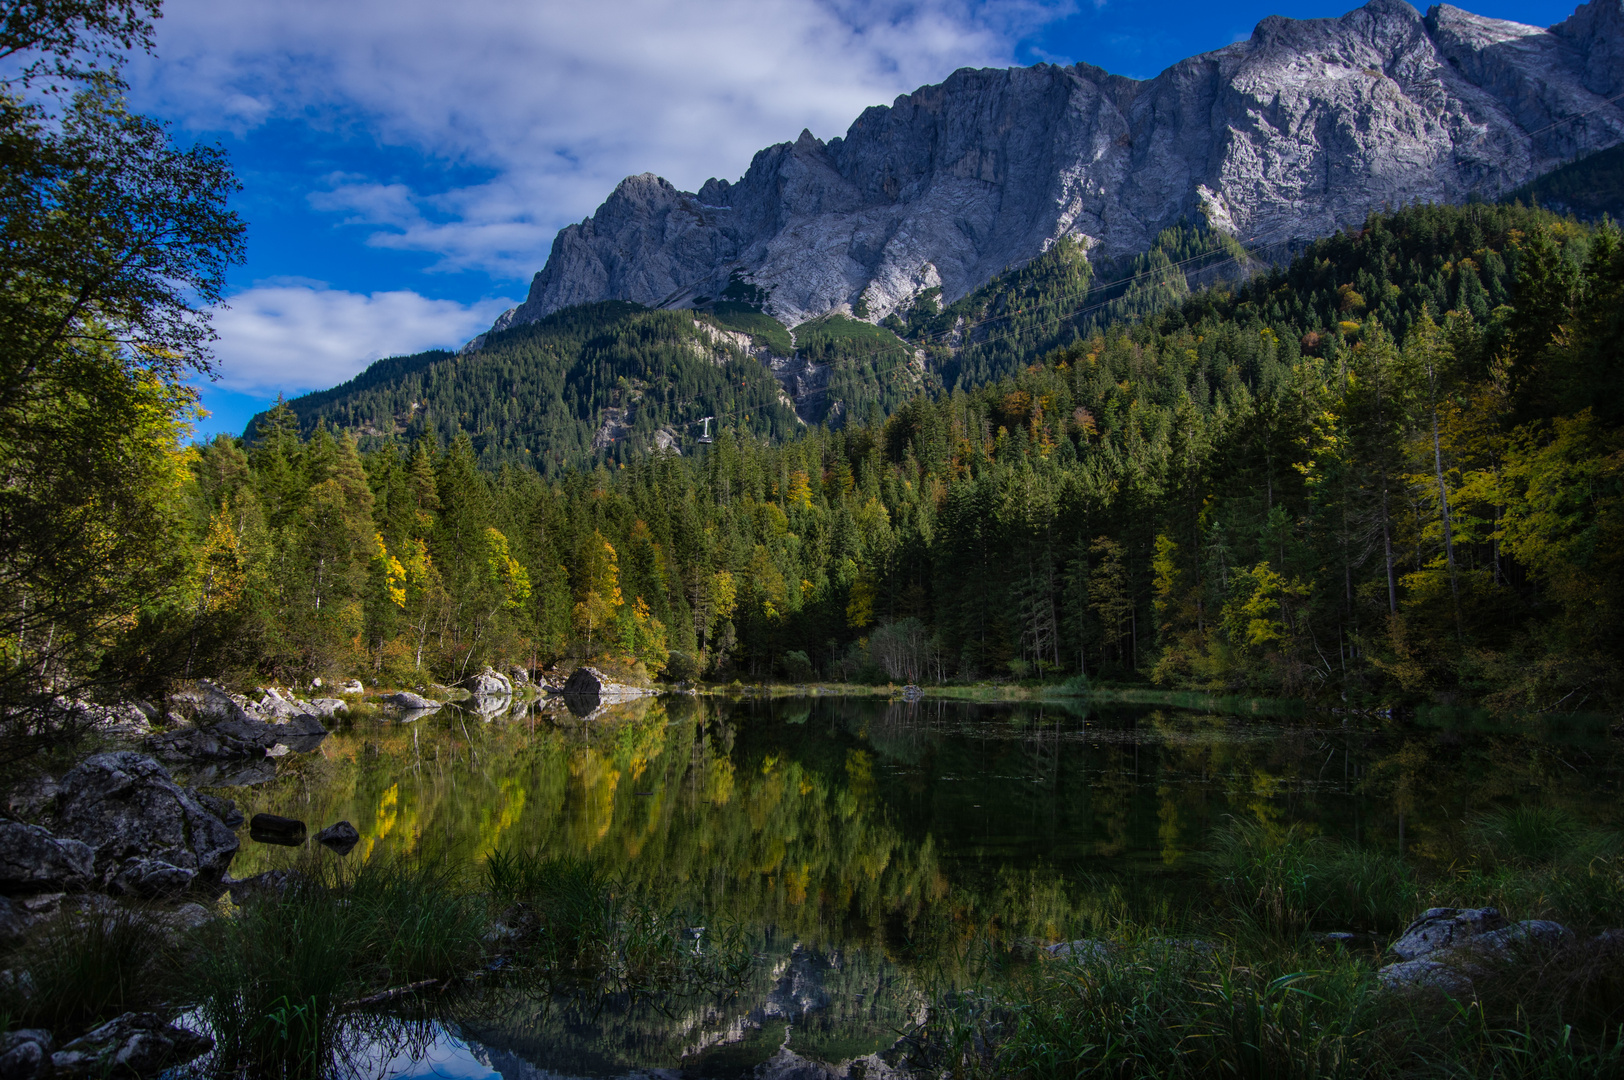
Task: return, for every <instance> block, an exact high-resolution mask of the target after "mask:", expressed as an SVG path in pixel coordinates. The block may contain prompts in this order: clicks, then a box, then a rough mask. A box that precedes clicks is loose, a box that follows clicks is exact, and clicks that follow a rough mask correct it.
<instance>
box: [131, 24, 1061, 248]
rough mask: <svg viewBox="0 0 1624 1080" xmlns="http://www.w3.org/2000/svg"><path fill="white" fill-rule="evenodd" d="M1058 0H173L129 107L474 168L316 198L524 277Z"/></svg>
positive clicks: (955, 58) (838, 129) (347, 183)
mask: <svg viewBox="0 0 1624 1080" xmlns="http://www.w3.org/2000/svg"><path fill="white" fill-rule="evenodd" d="M1072 3H1073V0H862V2H848V0H707V2H706V3H703V4H698V3H694V2H692V0H595V2H582V3H577V2H563V0H462V2H459V3H455V4H451V3H446V2H444V0H343V2H338V3H335V2H333V0H276V2H274V3H267V2H265V0H169V2H168V3H166V4H165V5H164V18H163V20H162V22H161V23H160V24H159V60H158V61H157V62H156V63H146V62H143V63H142V64H140V65H138V67H137V69H136V70H135V71H134V72H133V74H135V76H136V82H137V104H138V105H140V106H141V107H143V108H146V109H149V110H152V111H156V112H159V113H161V114H163V115H167V116H170V117H174V118H177V119H179V120H181V121H182V122H183V123H184V124H186V125H188V126H190V127H192V128H194V129H200V130H238V131H242V130H247V129H250V128H253V127H256V126H258V125H261V124H264V123H266V122H268V121H271V120H274V119H278V118H283V119H287V118H293V119H300V120H303V121H305V122H309V123H314V124H324V125H331V126H333V127H335V128H346V129H348V128H352V127H353V128H354V129H355V130H359V131H365V132H366V136H367V137H369V138H376V139H377V140H379V141H380V142H382V143H385V144H390V145H395V146H401V147H406V148H410V149H413V150H415V151H418V152H420V153H422V154H425V155H428V156H430V157H431V158H439V159H442V160H446V161H450V162H455V163H457V164H463V165H472V166H476V167H480V168H483V169H488V170H489V172H490V174H491V178H490V179H489V180H488V181H487V182H484V183H482V184H479V185H476V186H471V187H461V188H454V189H452V190H446V191H411V190H408V189H405V188H404V187H401V186H400V185H398V184H395V183H393V182H391V180H390V179H389V178H384V177H366V178H358V177H353V176H349V177H343V178H335V183H334V187H333V190H332V192H331V194H330V195H329V196H327V197H326V201H324V202H323V203H321V204H320V205H321V206H323V207H324V208H326V209H331V210H333V211H335V212H339V213H344V214H346V215H348V216H349V218H350V219H351V220H355V221H360V222H363V223H366V224H368V225H371V226H374V227H376V229H377V232H376V233H375V234H374V235H373V237H372V241H371V242H372V243H374V244H377V245H380V246H385V247H391V248H402V249H411V250H419V251H428V252H433V253H437V254H438V255H439V256H440V257H441V263H440V266H439V268H440V269H447V270H456V269H462V268H478V269H483V270H487V271H490V272H493V273H496V274H498V275H500V276H515V277H527V276H528V275H529V274H530V273H533V272H534V271H535V270H537V269H539V268H540V266H541V264H542V262H543V261H544V260H545V258H546V253H547V249H548V245H549V244H550V242H551V239H552V236H553V234H554V233H555V232H556V231H557V229H558V228H560V227H561V226H562V225H565V224H567V223H569V222H571V221H576V220H579V219H580V218H582V217H584V216H586V215H587V214H589V213H590V212H591V211H592V210H593V209H594V208H595V207H596V206H597V205H598V203H599V202H601V201H602V200H603V198H604V197H605V196H607V195H608V193H609V192H610V190H612V188H613V186H614V185H615V183H616V182H618V181H619V180H620V178H621V177H623V176H625V175H628V174H631V173H638V172H643V171H653V172H657V173H659V174H661V175H662V176H665V177H666V178H668V179H669V180H671V181H672V182H673V183H675V184H677V185H678V186H679V187H683V188H687V189H689V190H693V189H694V188H696V187H697V186H698V185H699V184H701V183H703V182H704V180H705V179H706V178H707V177H709V176H712V175H716V176H723V177H727V178H730V179H732V178H736V177H738V176H739V175H740V174H742V173H743V171H744V170H745V168H746V167H747V166H748V165H749V162H750V158H751V156H752V155H753V154H754V153H755V151H757V150H759V149H761V148H762V147H764V146H766V145H769V144H771V143H774V142H780V141H785V140H793V139H794V138H795V137H796V135H798V134H799V133H800V130H801V129H802V128H803V127H810V128H811V129H812V131H813V132H814V133H816V134H818V135H819V136H821V137H824V138H829V137H832V136H835V135H839V134H843V133H844V131H845V129H846V127H847V125H849V124H850V123H851V121H852V120H854V119H856V117H857V115H858V114H859V113H860V112H861V111H862V110H863V109H864V108H866V107H867V106H869V105H873V104H883V103H889V102H890V101H891V100H892V99H893V98H894V97H895V96H896V95H897V94H899V93H905V92H907V91H910V90H912V89H914V88H915V87H916V86H919V85H921V84H924V83H927V82H935V81H939V80H940V79H942V78H944V77H945V76H946V75H947V74H948V73H950V72H951V71H952V70H954V69H955V68H957V67H960V66H965V65H1000V66H1001V65H1007V64H1009V63H1011V62H1012V52H1013V48H1014V42H1015V41H1016V40H1017V39H1018V38H1019V37H1020V36H1021V35H1022V34H1023V33H1025V32H1026V31H1027V30H1029V29H1031V28H1032V27H1033V26H1035V25H1037V24H1039V23H1041V22H1043V21H1046V20H1048V19H1051V18H1054V17H1057V16H1058V15H1060V14H1063V13H1064V12H1066V11H1069V10H1071V8H1072Z"/></svg>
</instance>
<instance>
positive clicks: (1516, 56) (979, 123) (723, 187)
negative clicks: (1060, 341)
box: [474, 0, 1624, 347]
mask: <svg viewBox="0 0 1624 1080" xmlns="http://www.w3.org/2000/svg"><path fill="white" fill-rule="evenodd" d="M1621 22H1624V18H1621V16H1620V14H1619V4H1618V0H1592V2H1591V3H1588V4H1584V5H1582V6H1580V7H1579V8H1578V10H1577V11H1575V12H1574V14H1573V16H1572V17H1570V18H1569V19H1568V20H1567V21H1566V22H1563V23H1561V24H1559V25H1557V26H1553V27H1552V28H1550V29H1549V30H1542V29H1539V28H1536V27H1532V26H1520V25H1517V24H1515V23H1510V22H1502V21H1499V20H1495V19H1489V18H1484V17H1480V16H1477V15H1472V14H1470V13H1468V12H1465V11H1462V10H1460V9H1458V8H1455V7H1451V6H1449V5H1440V6H1438V7H1434V8H1432V9H1431V11H1430V12H1429V13H1428V15H1427V16H1426V17H1425V18H1423V17H1422V16H1421V15H1420V14H1419V13H1418V12H1417V11H1416V10H1415V9H1414V8H1413V7H1411V6H1410V5H1409V4H1407V3H1403V2H1401V0H1371V2H1370V3H1367V4H1365V5H1364V6H1363V7H1360V8H1358V9H1356V10H1354V11H1351V12H1349V13H1348V14H1346V15H1344V16H1342V17H1341V18H1336V19H1308V20H1292V19H1285V18H1281V17H1279V16H1270V17H1268V18H1265V19H1264V20H1263V21H1261V22H1260V23H1258V24H1257V27H1256V29H1255V30H1254V31H1253V32H1252V34H1251V36H1250V37H1249V38H1248V39H1246V40H1243V41H1239V42H1236V43H1234V44H1231V45H1228V46H1225V47H1224V48H1221V49H1219V50H1217V51H1214V52H1209V53H1206V54H1203V55H1200V56H1195V57H1192V58H1190V59H1187V60H1184V61H1182V62H1180V63H1177V64H1174V65H1173V66H1171V67H1169V68H1167V69H1166V70H1165V71H1163V72H1162V73H1161V74H1159V75H1157V76H1156V77H1155V78H1152V79H1149V80H1135V79H1128V78H1123V77H1120V76H1115V75H1111V74H1109V73H1107V72H1104V71H1101V70H1099V69H1098V68H1093V67H1090V66H1088V65H1086V64H1078V65H1075V66H1069V67H1067V66H1060V65H1055V64H1040V65H1037V66H1035V67H1028V68H1012V69H981V70H975V69H969V68H964V69H960V70H959V71H956V72H954V73H953V74H952V75H951V76H949V77H948V78H947V79H946V80H945V81H943V82H942V83H941V84H940V85H936V86H927V87H922V88H921V89H919V90H917V91H916V92H914V93H913V94H908V95H904V96H902V97H899V98H897V99H896V101H895V102H894V103H893V104H892V105H890V106H888V107H887V106H874V107H872V108H869V109H867V110H865V111H864V112H863V114H862V115H861V116H859V117H858V118H857V119H856V120H855V122H853V123H852V125H851V127H850V128H849V129H848V130H847V131H846V132H845V134H844V136H843V137H842V138H838V139H834V140H832V141H830V142H828V143H825V142H823V141H821V140H819V139H817V138H815V137H813V135H812V134H811V132H810V131H806V132H802V134H801V136H800V138H799V139H797V140H796V141H795V142H793V143H780V144H778V145H776V146H771V147H768V148H767V149H765V150H762V151H761V152H760V153H758V154H756V155H755V158H754V159H753V161H752V163H751V165H750V168H749V170H748V171H747V172H746V173H745V174H744V176H743V178H742V179H740V180H739V181H738V182H736V183H729V182H728V181H726V180H717V179H712V180H710V181H707V182H706V183H705V184H704V185H703V186H701V188H700V189H699V191H698V192H693V193H690V192H683V191H679V190H677V189H676V188H675V187H673V186H672V185H671V184H670V183H668V182H666V181H665V180H663V179H661V178H659V177H657V176H654V175H653V174H650V173H644V174H642V175H640V176H631V177H627V178H626V179H625V180H623V181H621V183H620V184H619V185H618V186H617V187H616V188H615V190H614V192H613V193H612V194H610V195H609V197H608V198H607V199H606V200H605V202H604V203H603V205H602V206H600V207H599V208H598V209H597V211H596V212H595V213H594V214H593V215H592V216H591V217H590V218H588V219H587V220H586V221H583V222H581V223H579V224H574V225H570V226H568V227H567V228H565V229H564V230H562V231H561V232H560V233H559V234H558V235H557V237H556V238H555V240H554V241H553V245H552V249H551V252H550V253H549V255H548V258H547V262H546V265H545V266H544V267H543V268H542V269H541V271H540V272H539V273H537V274H536V275H535V278H534V279H533V280H532V282H531V285H530V290H529V295H528V297H527V298H526V300H525V302H524V303H523V304H522V305H520V306H519V307H517V308H513V309H510V310H509V311H507V312H504V313H503V314H502V316H501V317H499V318H498V319H497V320H496V323H495V324H494V325H493V327H492V330H505V329H507V328H509V327H513V326H518V325H523V324H525V323H530V322H534V321H536V320H538V319H541V318H543V317H545V316H547V315H549V314H551V313H552V312H555V311H558V310H560V309H562V308H565V307H569V306H572V305H575V304H584V303H591V302H595V301H601V300H633V301H637V302H639V303H643V304H647V305H650V306H654V307H662V306H663V307H681V306H685V305H691V304H692V303H694V302H695V301H696V300H697V299H698V298H699V297H700V296H701V295H703V296H706V297H715V296H719V295H721V294H722V292H723V290H724V289H726V288H727V287H728V286H729V284H730V283H731V282H733V281H735V280H737V281H739V282H741V283H743V284H747V285H751V286H754V287H755V288H756V289H758V290H760V293H761V294H764V297H765V306H766V310H767V313H768V314H770V315H773V316H774V317H776V318H778V319H780V320H781V321H783V322H784V323H785V324H786V325H790V326H794V325H795V324H797V323H799V322H801V321H803V320H806V319H810V318H815V317H817V316H819V315H822V314H825V313H827V312H830V311H851V310H853V309H854V307H855V306H857V305H859V304H861V305H863V306H864V307H866V309H867V318H869V319H871V320H874V321H878V320H880V319H883V318H885V317H886V316H887V315H889V314H891V313H893V312H899V311H901V312H905V311H907V310H908V308H909V307H911V305H912V303H913V302H914V300H915V298H917V297H918V296H919V295H920V294H921V293H922V292H924V291H925V290H927V289H931V288H940V289H941V290H942V296H941V302H942V303H943V304H947V303H951V302H953V301H954V300H957V299H958V298H960V297H962V296H965V295H966V294H968V293H970V292H972V291H973V290H975V289H976V288H977V287H979V286H980V285H982V284H984V283H985V282H986V281H988V280H989V279H990V278H992V277H993V276H995V275H997V274H999V273H1000V272H1002V271H1003V270H1004V269H1005V268H1008V267H1017V266H1021V265H1024V264H1025V263H1026V262H1028V261H1029V260H1031V259H1032V258H1034V257H1035V256H1037V255H1038V254H1039V253H1041V252H1043V251H1046V250H1048V249H1049V248H1050V247H1051V246H1052V245H1053V244H1054V242H1055V241H1056V240H1057V239H1058V238H1061V237H1071V238H1073V239H1075V240H1077V241H1079V242H1080V243H1083V244H1085V245H1087V246H1088V248H1089V249H1090V258H1091V259H1107V260H1114V259H1119V258H1121V257H1123V256H1130V255H1134V254H1136V253H1139V252H1142V251H1144V250H1145V249H1146V248H1148V247H1149V246H1150V244H1151V242H1152V241H1153V240H1154V238H1155V236H1156V234H1157V232H1158V231H1159V230H1162V229H1165V228H1167V227H1169V226H1171V225H1174V224H1176V223H1177V222H1179V221H1180V220H1181V219H1182V220H1188V221H1200V220H1202V219H1203V218H1205V219H1206V220H1207V221H1209V222H1211V223H1212V225H1213V226H1214V227H1215V228H1216V229H1218V230H1220V231H1223V232H1227V233H1229V234H1231V235H1233V236H1236V237H1239V238H1243V239H1244V240H1245V241H1246V243H1248V245H1252V246H1256V247H1263V248H1267V249H1270V250H1276V251H1283V250H1285V249H1287V248H1289V247H1290V246H1291V245H1292V244H1293V243H1294V242H1296V241H1299V240H1302V239H1306V238H1310V237H1318V236H1324V235H1326V234H1329V233H1332V232H1335V231H1336V230H1338V229H1339V228H1343V227H1357V226H1358V225H1359V224H1360V223H1361V222H1362V221H1363V220H1364V218H1365V216H1366V214H1367V213H1369V212H1371V211H1374V210H1380V209H1381V208H1382V207H1383V206H1384V205H1390V206H1395V207H1396V206H1404V205H1409V204H1412V203H1416V202H1462V201H1465V200H1466V199H1467V198H1468V197H1469V196H1471V195H1474V194H1476V195H1481V196H1484V197H1487V198H1493V197H1495V196H1496V195H1498V194H1500V193H1502V192H1504V191H1508V190H1510V189H1511V188H1514V187H1516V186H1517V185H1519V184H1521V183H1523V182H1525V181H1527V180H1529V179H1531V178H1533V177H1535V176H1538V175H1541V174H1543V173H1545V172H1548V171H1550V170H1551V169H1553V168H1555V167H1557V166H1558V165H1561V164H1563V163H1564V162H1566V161H1568V160H1571V159H1572V158H1574V157H1576V156H1578V155H1581V154H1584V153H1588V152H1590V151H1594V150H1600V149H1603V148H1605V147H1608V146H1611V145H1613V144H1615V143H1617V142H1618V141H1619V140H1620V137H1621V135H1624V106H1621V103H1619V102H1612V101H1609V100H1608V98H1609V97H1610V96H1611V94H1613V93H1616V92H1617V91H1616V90H1614V89H1613V88H1614V87H1615V86H1617V87H1620V88H1624V74H1621V73H1620V71H1621V69H1620V67H1619V55H1620V52H1621V50H1624V46H1621V45H1620V44H1619V42H1620V41H1624V27H1621V25H1620V24H1621ZM1598 87H1607V88H1608V90H1607V92H1603V91H1600V90H1598V89H1597V88H1598ZM477 341H478V339H476V342H477ZM474 347H477V344H476V345H475V346H474Z"/></svg>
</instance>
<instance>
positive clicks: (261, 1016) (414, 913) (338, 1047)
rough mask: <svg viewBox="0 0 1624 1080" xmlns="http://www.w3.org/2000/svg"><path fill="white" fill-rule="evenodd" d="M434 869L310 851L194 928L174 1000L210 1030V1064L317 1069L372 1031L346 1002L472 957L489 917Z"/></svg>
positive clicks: (435, 976) (280, 1071)
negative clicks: (264, 887)
mask: <svg viewBox="0 0 1624 1080" xmlns="http://www.w3.org/2000/svg"><path fill="white" fill-rule="evenodd" d="M484 909H485V905H484V903H483V902H481V900H480V899H479V898H478V897H475V896H472V895H470V894H469V893H468V892H466V891H464V890H462V889H460V888H459V887H458V883H457V882H456V881H455V880H454V879H453V878H451V877H450V876H449V874H448V873H447V871H446V870H445V869H444V868H443V867H440V866H437V865H434V864H427V863H422V862H406V861H385V860H374V861H372V862H368V863H362V864H360V865H359V866H358V867H357V868H356V869H353V870H351V869H347V868H346V867H345V865H344V864H342V863H340V862H338V861H337V860H330V859H329V860H319V861H318V860H315V859H313V860H311V862H310V863H308V864H307V865H306V866H305V868H304V870H303V872H302V873H301V874H300V875H298V876H297V877H296V878H295V879H294V880H293V882H292V883H291V884H290V886H289V887H288V890H287V892H286V893H285V894H283V895H282V896H281V897H280V898H261V899H256V900H255V901H254V902H251V903H249V904H248V905H246V906H245V907H244V908H243V909H242V910H241V911H240V912H238V913H237V914H236V915H235V916H234V917H232V918H229V919H217V920H214V921H213V922H211V923H210V924H208V925H207V926H206V927H204V929H203V932H202V934H201V935H200V938H199V940H198V942H197V946H198V947H197V948H196V949H194V950H193V952H192V953H191V956H190V958H189V960H188V963H187V964H186V965H185V968H184V975H183V977H184V985H185V986H186V988H187V992H186V998H185V1003H186V1004H190V1005H192V1006H193V1007H195V1008H196V1009H197V1012H198V1015H199V1016H200V1018H201V1019H202V1020H203V1021H204V1022H205V1023H206V1024H207V1025H208V1027H209V1030H210V1031H211V1032H212V1033H213V1034H214V1036H215V1039H216V1048H215V1054H214V1059H215V1060H214V1064H213V1068H214V1069H215V1071H223V1072H226V1073H228V1074H232V1073H243V1072H247V1073H252V1074H255V1075H267V1076H274V1075H286V1076H315V1075H323V1074H324V1072H325V1070H327V1069H329V1068H330V1067H331V1065H332V1063H333V1062H334V1061H335V1060H339V1059H342V1058H344V1057H347V1056H351V1055H354V1054H356V1053H357V1052H358V1051H359V1048H360V1047H362V1046H365V1045H367V1044H369V1043H370V1041H371V1039H372V1035H373V1032H372V1031H371V1027H372V1025H371V1024H369V1023H368V1021H367V1020H366V1018H365V1015H364V1014H363V1013H362V1012H360V1011H359V1010H357V1009H355V1008H354V1007H352V1006H351V1005H350V1003H351V1002H354V1001H357V1000H359V999H363V998H366V997H368V996H371V995H375V994H378V993H380V992H386V991H389V990H391V989H395V988H399V987H404V986H409V985H412V984H415V983H420V982H422V981H425V980H429V979H432V980H436V981H444V980H450V979H453V978H455V977H456V976H458V975H460V974H462V973H464V972H466V971H468V970H470V969H471V968H472V967H474V966H476V965H477V963H478V961H479V959H480V958H481V955H482V953H483V950H484V945H483V941H482V938H483V935H484V933H485V931H486V929H487V928H488V925H489V920H488V917H487V915H486V913H485V910H484Z"/></svg>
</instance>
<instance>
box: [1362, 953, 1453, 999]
mask: <svg viewBox="0 0 1624 1080" xmlns="http://www.w3.org/2000/svg"><path fill="white" fill-rule="evenodd" d="M1451 952H1452V950H1451ZM1449 959H1453V960H1455V962H1453V963H1451V962H1449V960H1448V959H1439V958H1437V956H1436V954H1434V955H1432V956H1424V957H1421V958H1420V959H1417V960H1401V961H1399V962H1398V963H1396V964H1388V965H1387V966H1386V967H1384V968H1382V969H1381V970H1380V971H1378V972H1377V973H1376V978H1377V979H1378V980H1380V982H1381V985H1382V988H1383V989H1385V990H1401V991H1416V990H1438V991H1441V992H1442V993H1445V994H1448V995H1449V996H1451V997H1461V996H1462V995H1465V994H1469V993H1471V992H1472V977H1471V975H1470V973H1469V972H1468V971H1467V970H1465V967H1464V966H1463V965H1462V964H1461V963H1460V962H1459V958H1457V957H1450V958H1449Z"/></svg>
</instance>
